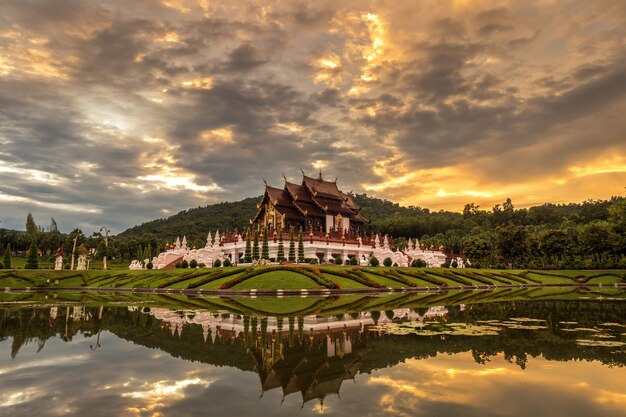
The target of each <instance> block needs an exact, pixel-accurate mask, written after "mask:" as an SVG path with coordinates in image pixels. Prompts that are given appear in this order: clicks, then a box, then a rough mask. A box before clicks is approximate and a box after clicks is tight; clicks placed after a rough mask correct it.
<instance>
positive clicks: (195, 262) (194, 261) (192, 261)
mask: <svg viewBox="0 0 626 417" xmlns="http://www.w3.org/2000/svg"><path fill="white" fill-rule="evenodd" d="M189 267H190V268H197V267H198V261H196V260H195V259H192V260H191V262H189Z"/></svg>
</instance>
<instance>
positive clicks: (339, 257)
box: [335, 255, 343, 265]
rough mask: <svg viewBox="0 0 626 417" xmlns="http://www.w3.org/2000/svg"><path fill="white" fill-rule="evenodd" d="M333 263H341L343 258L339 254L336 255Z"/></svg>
mask: <svg viewBox="0 0 626 417" xmlns="http://www.w3.org/2000/svg"><path fill="white" fill-rule="evenodd" d="M335 265H343V259H342V258H341V255H337V257H336V258H335Z"/></svg>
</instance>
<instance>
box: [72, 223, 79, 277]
mask: <svg viewBox="0 0 626 417" xmlns="http://www.w3.org/2000/svg"><path fill="white" fill-rule="evenodd" d="M80 233H81V232H80V231H79V232H77V233H76V237H74V246H73V247H72V264H71V265H70V270H72V271H73V270H74V251H76V240H78V236H80Z"/></svg>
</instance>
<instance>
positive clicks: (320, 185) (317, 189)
mask: <svg viewBox="0 0 626 417" xmlns="http://www.w3.org/2000/svg"><path fill="white" fill-rule="evenodd" d="M302 185H305V186H307V187H308V188H309V189H310V190H311V191H312V192H313V193H314V195H313V197H316V195H315V194H317V196H320V197H327V198H332V199H335V200H342V201H343V199H344V198H343V197H342V195H341V191H339V188H337V183H336V182H335V181H325V180H323V179H322V178H321V175H320V178H311V177H307V176H306V175H303V176H302Z"/></svg>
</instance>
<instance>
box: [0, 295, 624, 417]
mask: <svg viewBox="0 0 626 417" xmlns="http://www.w3.org/2000/svg"><path fill="white" fill-rule="evenodd" d="M625 364H626V302H624V294H623V290H621V289H609V288H607V289H602V288H596V289H593V290H590V289H584V288H574V289H554V290H543V289H542V290H537V289H523V290H519V289H517V290H503V291H490V292H481V291H466V292H452V291H450V292H432V293H422V294H416V293H413V294H394V295H392V296H372V295H348V296H335V297H327V298H284V299H275V298H243V297H241V298H225V297H221V298H219V297H216V298H211V297H186V296H183V295H179V294H172V295H156V294H153V295H136V294H107V293H82V294H74V293H58V294H57V293H10V294H2V296H1V297H0V415H2V416H5V415H6V416H12V417H17V416H29V417H30V416H57V415H66V416H74V415H75V416H152V417H157V416H205V415H220V416H258V415H261V416H293V415H303V416H304V415H318V414H327V415H359V416H380V415H390V416H494V417H495V416H498V417H500V416H528V417H537V416H551V417H558V416H564V417H565V416H567V417H575V416H581V417H583V416H584V417H589V416H603V417H606V416H624V415H626V383H625V382H624V381H626V368H625V367H624V365H625Z"/></svg>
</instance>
